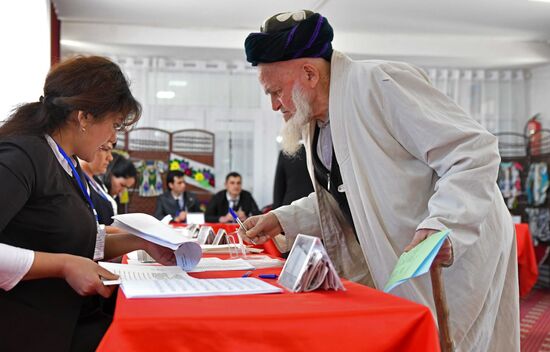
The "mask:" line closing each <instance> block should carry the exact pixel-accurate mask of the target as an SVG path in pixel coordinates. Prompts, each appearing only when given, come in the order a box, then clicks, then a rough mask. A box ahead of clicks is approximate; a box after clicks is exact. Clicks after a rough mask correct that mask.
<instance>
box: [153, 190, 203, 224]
mask: <svg viewBox="0 0 550 352" xmlns="http://www.w3.org/2000/svg"><path fill="white" fill-rule="evenodd" d="M183 201H184V208H185V209H183V210H184V211H187V212H189V213H199V212H200V211H201V208H200V204H199V202H198V200H197V198H196V197H195V195H194V194H193V193H191V192H183ZM179 212H180V209H179V207H178V206H177V205H176V200H175V199H174V197H173V196H172V193H171V192H170V191H166V192H164V193H163V194H161V195H160V196H159V197H158V198H157V208H156V209H155V218H157V219H159V220H162V218H163V217H165V216H166V215H172V216H176V214H177V213H179Z"/></svg>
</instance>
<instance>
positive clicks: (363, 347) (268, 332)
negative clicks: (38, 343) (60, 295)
mask: <svg viewBox="0 0 550 352" xmlns="http://www.w3.org/2000/svg"><path fill="white" fill-rule="evenodd" d="M277 271H278V270H274V269H263V270H256V271H255V272H254V274H253V275H252V276H257V274H259V273H273V272H277ZM243 273H244V272H242V271H232V272H210V273H197V274H193V276H196V277H202V278H204V277H210V278H211V277H238V276H240V275H242V274H243ZM275 282H276V281H275V280H273V283H275ZM344 286H345V287H346V289H347V291H345V292H334V291H330V292H327V291H316V292H310V293H300V294H292V293H288V292H285V293H282V294H262V295H248V296H246V295H245V296H218V297H192V298H165V299H126V297H125V296H124V294H123V293H122V291H120V292H119V296H118V301H117V305H116V311H115V316H114V320H113V323H112V325H111V327H110V328H109V330H108V331H107V333H106V334H105V337H104V338H103V340H102V341H101V344H100V345H99V348H98V351H254V352H257V351H262V352H265V351H331V352H333V351H415V352H416V351H439V340H438V335H437V328H436V326H435V323H434V320H433V317H432V314H431V313H430V311H429V310H428V308H426V307H424V306H421V305H419V304H416V303H413V302H409V301H407V300H404V299H401V298H398V297H395V296H392V295H388V294H385V293H383V292H380V291H376V290H373V289H370V288H368V287H366V286H362V285H359V284H355V283H351V282H347V281H346V282H344Z"/></svg>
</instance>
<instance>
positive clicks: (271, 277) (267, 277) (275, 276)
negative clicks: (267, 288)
mask: <svg viewBox="0 0 550 352" xmlns="http://www.w3.org/2000/svg"><path fill="white" fill-rule="evenodd" d="M258 277H259V278H260V279H276V278H277V277H279V276H278V275H277V274H260V275H258Z"/></svg>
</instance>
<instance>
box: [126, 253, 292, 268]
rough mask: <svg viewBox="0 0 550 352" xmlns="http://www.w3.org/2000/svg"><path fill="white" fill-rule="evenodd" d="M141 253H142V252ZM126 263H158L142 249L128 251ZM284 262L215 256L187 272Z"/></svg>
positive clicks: (276, 265) (275, 265) (271, 265)
mask: <svg viewBox="0 0 550 352" xmlns="http://www.w3.org/2000/svg"><path fill="white" fill-rule="evenodd" d="M142 253H143V254H142ZM128 264H132V265H160V264H157V263H156V262H155V260H154V259H153V258H151V257H150V256H149V255H147V253H145V252H144V251H141V250H139V251H134V252H131V253H128ZM284 264H285V261H284V260H283V259H277V258H271V257H270V256H268V255H258V254H254V255H247V256H246V257H245V258H236V259H220V258H216V257H210V258H201V260H200V261H199V263H198V264H197V266H195V267H194V268H193V269H191V270H186V271H187V272H188V273H196V272H201V271H224V270H254V269H264V268H279V267H282V266H283V265H284Z"/></svg>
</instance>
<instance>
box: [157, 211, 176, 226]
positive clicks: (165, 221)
mask: <svg viewBox="0 0 550 352" xmlns="http://www.w3.org/2000/svg"><path fill="white" fill-rule="evenodd" d="M172 219H173V218H172V215H170V214H168V215H166V216H165V217H163V218H162V220H160V222H162V223H163V224H166V225H168V224H170V221H172Z"/></svg>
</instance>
